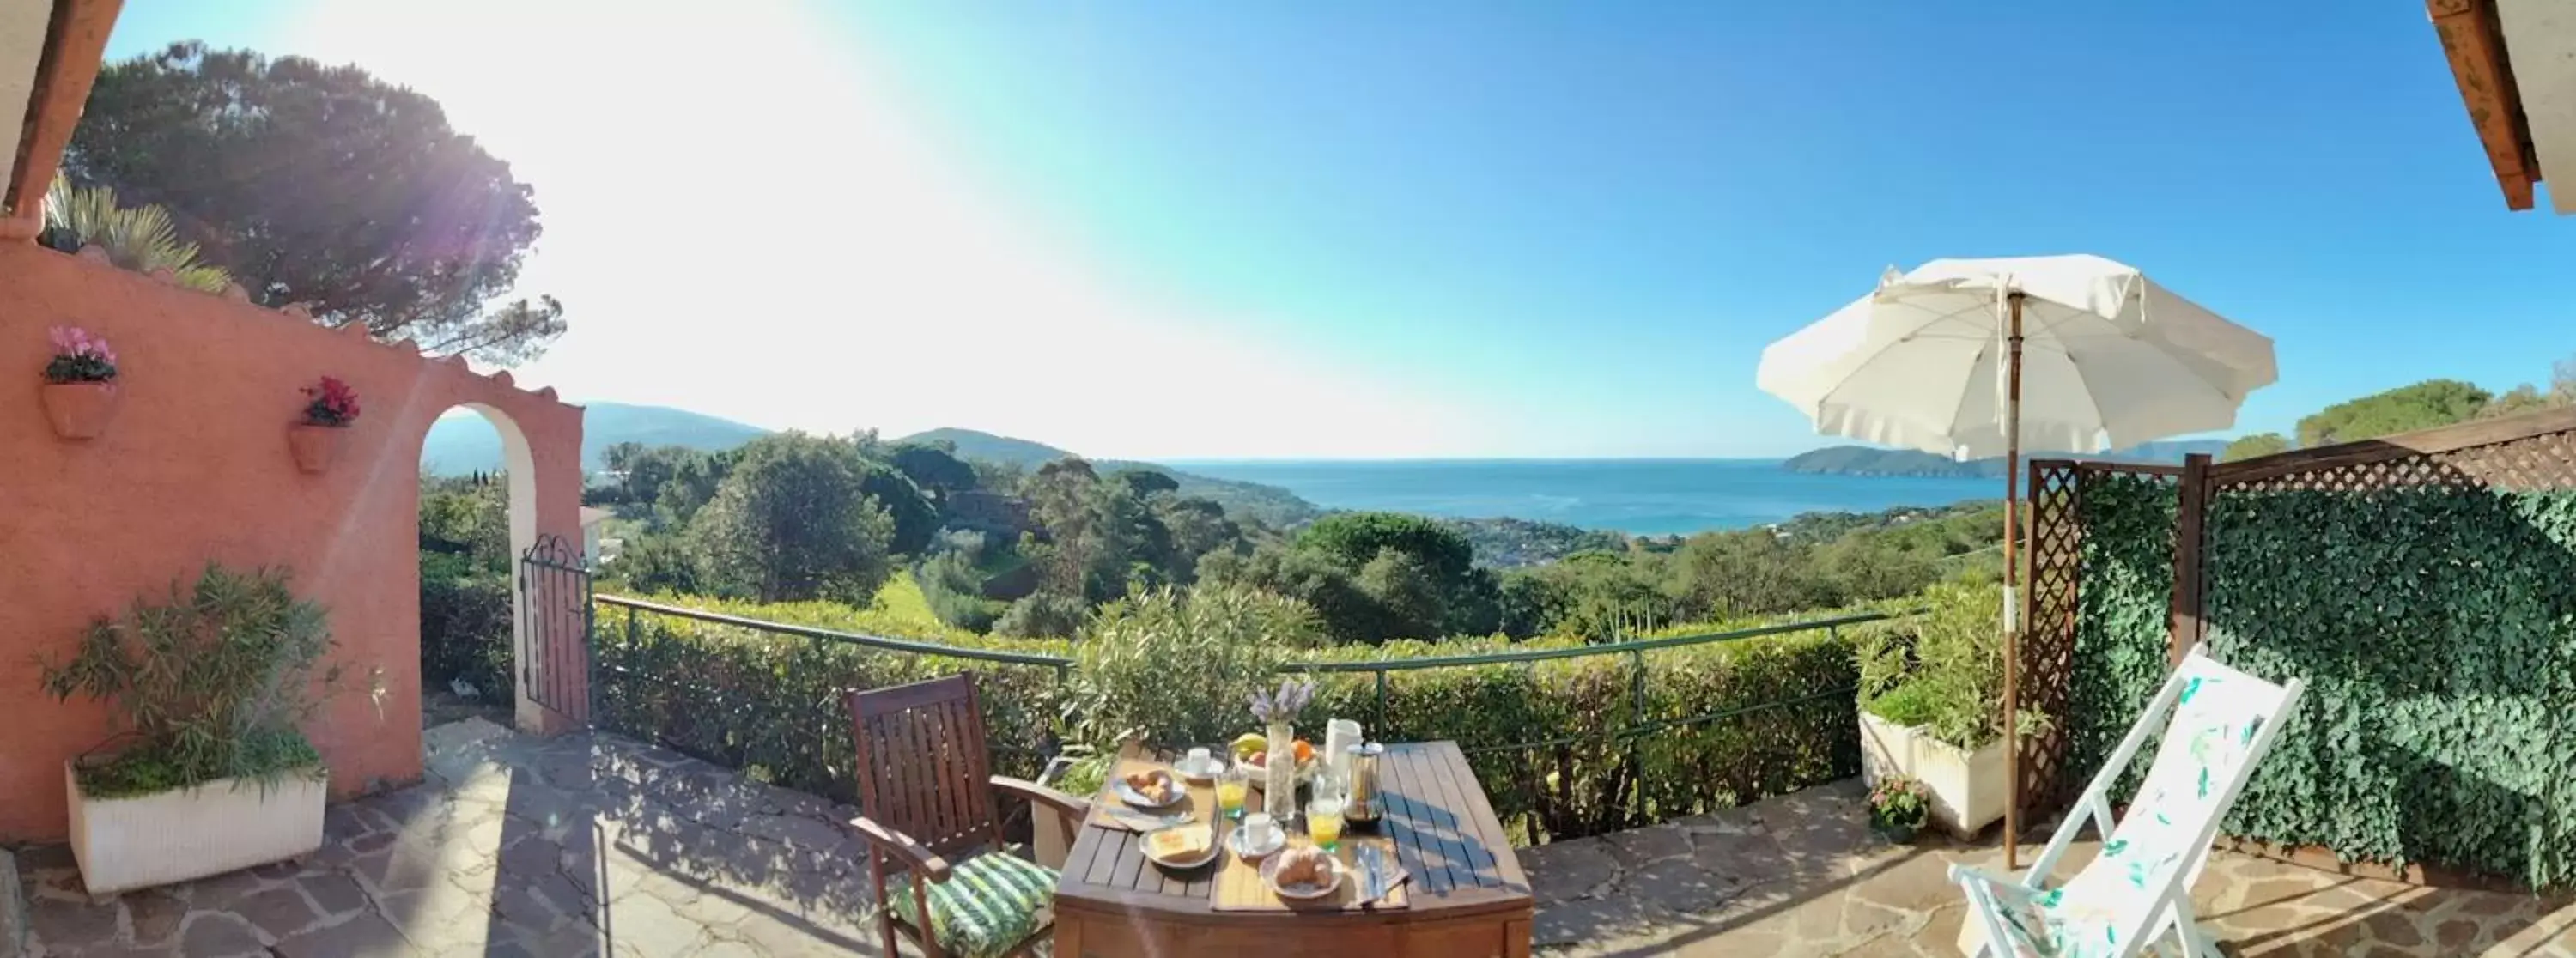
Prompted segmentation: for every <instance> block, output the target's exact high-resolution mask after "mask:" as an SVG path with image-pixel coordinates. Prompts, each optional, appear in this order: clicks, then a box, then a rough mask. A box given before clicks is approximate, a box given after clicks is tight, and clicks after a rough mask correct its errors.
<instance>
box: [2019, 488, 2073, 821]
mask: <svg viewBox="0 0 2576 958" xmlns="http://www.w3.org/2000/svg"><path fill="white" fill-rule="evenodd" d="M2083 491H2084V489H2083V482H2082V470H2081V468H2080V467H2078V466H2077V465H2076V464H2075V463H2074V462H2072V461H2070V460H2065V459H2034V460H2032V461H2031V463H2030V545H2029V548H2028V553H2029V556H2030V574H2029V576H2028V577H2027V578H2025V579H2024V581H2025V582H2027V583H2028V585H2027V586H2025V589H2024V591H2023V593H2022V634H2021V642H2020V656H2019V660H2018V667H2017V668H2016V669H2015V673H2016V674H2015V676H2014V679H2015V681H2014V685H2016V686H2017V687H2018V688H2017V694H2015V695H2014V696H2013V698H2015V699H2016V701H2015V703H2014V705H2015V707H2017V708H2019V709H2021V710H2023V711H2028V712H2036V713H2039V714H2041V715H2045V716H2047V717H2048V724H2047V726H2046V727H2045V728H2044V729H2043V730H2042V731H2040V732H2039V733H2037V734H2024V735H2022V736H2021V738H2020V741H2019V743H2018V746H2017V747H2018V748H2019V761H2018V769H2017V773H2016V776H2015V777H2016V779H2017V781H2016V782H2015V783H2014V797H2015V804H2016V805H2017V806H2018V807H2020V808H2024V809H2029V808H2035V807H2042V806H2048V805H2053V804H2054V803H2055V793H2056V791H2057V787H2056V786H2057V779H2058V777H2059V774H2060V772H2061V770H2062V766H2063V765H2064V764H2065V758H2066V723H2065V718H2066V685H2067V678H2068V674H2069V672H2070V670H2071V669H2072V668H2073V667H2074V664H2075V589H2076V580H2077V574H2076V573H2077V572H2078V560H2080V559H2081V558H2082V552H2083V544H2084V525H2083V523H2082V521H2080V517H2079V514H2078V512H2077V510H2078V508H2079V505H2080V503H2081V500H2080V498H2079V497H2080V496H2082V495H2083Z"/></svg>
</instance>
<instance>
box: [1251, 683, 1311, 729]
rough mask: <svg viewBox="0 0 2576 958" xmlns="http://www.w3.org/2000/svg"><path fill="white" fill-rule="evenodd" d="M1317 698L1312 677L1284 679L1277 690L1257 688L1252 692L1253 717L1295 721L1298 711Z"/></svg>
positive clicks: (1277, 720) (1267, 720) (1268, 720)
mask: <svg viewBox="0 0 2576 958" xmlns="http://www.w3.org/2000/svg"><path fill="white" fill-rule="evenodd" d="M1314 700H1315V682H1314V680H1312V679H1283V680H1281V681H1280V683H1279V690H1278V691H1277V692H1264V691H1259V690H1255V691H1254V692H1253V693H1252V717H1253V718H1257V719H1260V720H1261V721H1262V722H1264V723H1271V722H1294V721H1296V720H1297V713H1299V712H1302V711H1305V709H1306V706H1307V705H1308V704H1309V703H1312V702H1313V701H1314Z"/></svg>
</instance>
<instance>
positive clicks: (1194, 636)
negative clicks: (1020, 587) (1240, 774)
mask: <svg viewBox="0 0 2576 958" xmlns="http://www.w3.org/2000/svg"><path fill="white" fill-rule="evenodd" d="M1323 640H1324V630H1323V623H1322V622H1321V621H1320V620H1318V619H1317V618H1316V617H1315V611H1314V610H1313V609H1309V608H1307V607H1306V605H1305V604H1304V603H1301V602H1298V601H1296V600H1294V599H1283V598H1280V597H1278V596H1274V595H1270V594H1268V593H1263V592H1255V591H1253V590H1250V589H1242V588H1208V589H1192V590H1186V591H1185V590H1179V589H1160V590H1156V591H1154V592H1149V593H1146V594H1144V595H1139V596H1132V597H1129V598H1126V599H1121V600H1119V601H1117V602H1113V603H1110V604H1109V605H1107V606H1104V607H1102V608H1101V610H1100V613H1099V614H1098V615H1096V616H1094V617H1093V618H1092V621H1091V627H1090V628H1089V629H1087V630H1085V631H1084V632H1083V636H1082V644H1081V645H1080V646H1079V648H1078V650H1077V652H1076V653H1075V659H1076V663H1075V665H1074V671H1073V681H1072V684H1071V688H1070V689H1069V690H1068V692H1069V696H1070V702H1069V704H1070V705H1071V707H1072V708H1073V710H1074V712H1075V714H1078V715H1080V716H1081V717H1082V725H1081V728H1082V731H1083V733H1084V740H1085V741H1088V742H1090V743H1092V744H1093V745H1095V746H1112V745H1115V744H1116V743H1118V742H1121V741H1125V740H1127V739H1129V738H1131V737H1135V738H1143V739H1145V740H1146V741H1148V742H1151V743H1153V744H1155V745H1158V746H1161V747H1164V748H1169V749H1179V748H1187V747H1189V746H1192V745H1209V744H1215V743H1219V742H1224V741H1226V740H1229V739H1232V738H1233V737H1234V736H1236V735H1238V734H1241V733H1242V732H1243V731H1244V730H1245V729H1247V728H1250V727H1251V726H1252V724H1253V723H1252V719H1251V717H1250V714H1249V713H1248V712H1247V711H1246V709H1248V708H1249V701H1250V698H1251V696H1252V693H1253V692H1254V691H1256V690H1258V689H1261V688H1263V687H1266V686H1268V685H1271V684H1273V683H1275V682H1276V681H1277V680H1278V676H1277V673H1278V667H1279V665H1280V663H1282V662H1285V661H1287V658H1288V656H1289V655H1290V654H1292V653H1293V652H1295V651H1296V650H1298V649H1301V648H1309V647H1312V646H1315V645H1319V644H1321V643H1322V642H1323Z"/></svg>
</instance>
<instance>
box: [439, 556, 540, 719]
mask: <svg viewBox="0 0 2576 958" xmlns="http://www.w3.org/2000/svg"><path fill="white" fill-rule="evenodd" d="M420 558H421V561H420V680H421V684H422V685H424V686H427V687H430V688H444V687H446V686H447V684H448V682H449V681H450V680H453V679H460V678H461V679H464V680H465V681H466V683H467V684H470V685H472V686H474V688H475V690H476V692H478V693H479V694H480V695H481V696H482V699H483V701H486V702H510V701H513V700H514V699H513V697H514V696H515V695H516V694H517V693H516V691H515V689H516V687H517V686H516V683H515V682H514V681H513V678H514V673H513V671H512V669H511V663H512V661H513V656H512V653H511V648H510V647H511V642H512V637H511V625H512V622H511V618H512V613H511V610H510V577H509V575H507V574H505V573H491V572H484V571H481V570H479V569H477V568H475V567H474V565H473V564H472V563H471V562H469V561H465V560H463V559H462V557H459V556H452V555H446V554H442V553H436V552H424V553H421V557H420Z"/></svg>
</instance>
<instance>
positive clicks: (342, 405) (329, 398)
mask: <svg viewBox="0 0 2576 958" xmlns="http://www.w3.org/2000/svg"><path fill="white" fill-rule="evenodd" d="M304 398H305V400H306V402H305V404H304V421H305V422H307V423H311V424H313V425H316V426H347V425H349V424H351V423H355V422H357V421H358V391H357V390H355V389H351V388H349V384H348V383H344V382H341V381H340V380H339V379H338V378H337V377H333V376H324V377H322V381H321V382H320V383H319V384H316V385H312V386H306V387H304Z"/></svg>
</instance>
